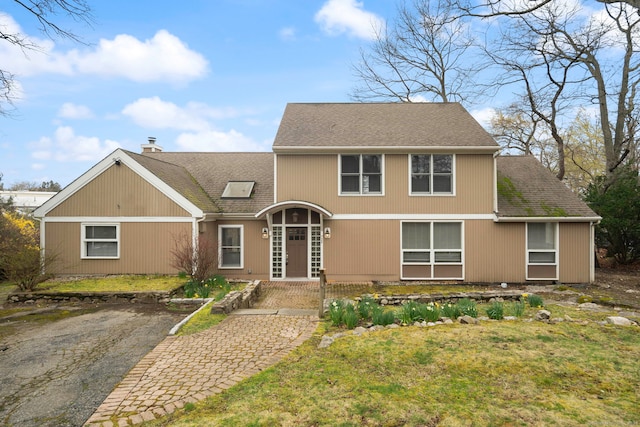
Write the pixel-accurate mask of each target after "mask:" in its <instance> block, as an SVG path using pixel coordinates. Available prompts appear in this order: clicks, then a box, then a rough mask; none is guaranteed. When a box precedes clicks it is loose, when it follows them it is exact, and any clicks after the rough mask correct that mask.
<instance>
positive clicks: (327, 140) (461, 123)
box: [273, 103, 498, 152]
mask: <svg viewBox="0 0 640 427" xmlns="http://www.w3.org/2000/svg"><path fill="white" fill-rule="evenodd" d="M345 146H349V147H398V148H401V147H424V148H429V147H495V148H496V149H497V148H498V144H497V143H496V142H495V140H494V139H493V138H492V137H491V135H489V134H488V133H487V132H486V131H485V130H484V129H483V128H482V126H480V124H479V123H478V122H477V121H476V120H475V119H474V118H473V117H472V116H471V115H470V114H469V113H468V112H467V111H466V110H465V109H464V108H463V107H462V106H461V105H460V104H458V103H370V104H368V103H353V104H351V103H344V104H342V103H331V104H287V107H286V109H285V112H284V115H283V117H282V121H281V123H280V127H279V129H278V133H277V135H276V139H275V142H274V144H273V149H274V151H275V152H281V151H286V147H295V148H304V147H306V148H318V147H345Z"/></svg>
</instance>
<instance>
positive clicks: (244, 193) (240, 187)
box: [222, 181, 256, 199]
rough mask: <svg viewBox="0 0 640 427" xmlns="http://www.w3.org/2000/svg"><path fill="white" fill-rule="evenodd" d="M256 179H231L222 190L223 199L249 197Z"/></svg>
mask: <svg viewBox="0 0 640 427" xmlns="http://www.w3.org/2000/svg"><path fill="white" fill-rule="evenodd" d="M255 184H256V183H255V181H229V182H227V186H226V187H225V188H224V191H223V192H222V198H223V199H248V198H250V197H251V193H253V186H254V185H255Z"/></svg>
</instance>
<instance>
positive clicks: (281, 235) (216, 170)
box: [35, 103, 600, 283]
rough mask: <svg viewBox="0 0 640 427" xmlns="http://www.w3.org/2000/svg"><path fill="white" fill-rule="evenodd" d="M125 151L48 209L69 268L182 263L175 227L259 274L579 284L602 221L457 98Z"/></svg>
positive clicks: (338, 107) (302, 112) (315, 114)
mask: <svg viewBox="0 0 640 427" xmlns="http://www.w3.org/2000/svg"><path fill="white" fill-rule="evenodd" d="M142 148H143V151H142V153H140V154H138V153H133V152H130V151H126V150H122V149H118V150H116V151H114V152H113V153H111V154H110V155H109V156H107V157H106V158H105V159H103V160H102V161H101V162H99V163H98V164H96V165H95V166H94V167H92V168H91V169H89V170H88V171H87V172H86V173H85V174H83V175H82V176H80V177H79V178H78V179H77V180H75V181H74V182H73V183H71V184H70V185H69V186H67V187H66V188H64V189H63V190H62V191H61V192H60V193H58V194H57V195H56V196H54V197H53V198H52V199H50V200H49V201H47V202H46V203H45V204H44V205H43V206H41V207H40V208H38V209H37V210H36V211H35V216H36V217H38V218H40V219H41V225H42V226H41V233H42V242H44V245H43V246H44V247H45V248H46V250H55V251H57V252H58V253H59V254H61V255H62V259H63V260H64V263H65V273H68V274H118V273H140V274H142V273H146V274H149V273H173V274H175V273H176V271H175V269H173V268H172V267H171V266H170V264H171V263H170V260H171V255H170V251H171V248H172V247H173V244H174V239H175V236H177V235H180V234H185V233H186V234H187V235H188V236H191V237H192V238H194V239H195V238H196V237H197V236H199V235H201V236H206V237H208V238H209V239H210V240H211V241H214V242H216V244H217V245H218V253H219V257H218V258H219V260H218V263H219V267H218V268H219V271H220V273H221V274H224V275H226V276H228V277H233V278H245V279H252V278H253V279H271V280H291V279H296V280H300V279H316V278H318V276H319V270H320V269H321V268H323V267H324V268H325V269H326V273H327V276H328V277H329V278H330V279H331V280H337V281H362V280H378V281H398V280H420V281H464V282H478V283H481V282H527V281H534V282H538V281H540V282H549V281H560V282H564V283H581V282H589V281H591V280H593V274H594V262H593V259H594V256H593V254H594V247H593V241H594V234H593V233H594V231H593V230H594V224H596V223H597V221H599V220H600V217H598V216H597V215H596V214H595V213H594V212H593V211H592V210H591V209H589V208H588V206H586V205H585V204H584V203H583V202H582V201H581V200H580V199H579V198H578V197H576V196H575V195H574V194H573V193H572V192H571V191H570V190H569V189H568V188H567V187H566V186H565V185H564V184H563V183H562V182H560V181H558V180H557V179H556V178H555V177H554V176H553V175H552V174H551V173H550V172H548V171H547V170H546V169H545V168H543V167H542V165H540V163H539V162H538V161H537V160H536V159H534V158H532V157H506V156H499V155H498V153H499V150H500V147H499V146H498V144H497V143H496V142H495V141H494V139H493V138H492V137H491V136H490V135H489V134H488V133H487V132H486V131H485V130H484V129H483V128H482V127H481V126H480V125H479V124H478V123H477V122H476V121H475V120H474V119H473V118H472V117H471V115H470V114H469V113H468V112H467V111H465V109H464V108H463V107H462V106H461V105H460V104H458V103H442V104H438V103H415V104H400V103H379V104H378V103H375V104H374V103H371V104H352V103H345V104H335V103H326V104H322V103H319V104H289V105H287V107H286V109H285V112H284V115H283V118H282V122H281V124H280V127H279V130H278V132H277V135H276V138H275V141H274V144H273V152H272V153H184V152H175V153H170V152H163V151H162V149H161V147H160V146H159V145H157V144H155V140H154V139H151V140H150V141H149V143H148V144H144V145H143V146H142Z"/></svg>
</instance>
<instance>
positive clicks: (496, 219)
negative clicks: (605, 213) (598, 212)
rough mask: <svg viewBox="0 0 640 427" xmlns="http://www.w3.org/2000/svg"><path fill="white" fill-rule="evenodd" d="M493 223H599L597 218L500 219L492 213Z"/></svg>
mask: <svg viewBox="0 0 640 427" xmlns="http://www.w3.org/2000/svg"><path fill="white" fill-rule="evenodd" d="M493 215H494V218H493V222H589V223H596V224H597V223H599V222H600V220H601V219H602V217H599V216H507V217H504V216H503V217H500V216H498V214H497V212H494V213H493Z"/></svg>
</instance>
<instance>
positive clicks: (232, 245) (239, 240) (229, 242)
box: [218, 225, 244, 268]
mask: <svg viewBox="0 0 640 427" xmlns="http://www.w3.org/2000/svg"><path fill="white" fill-rule="evenodd" d="M243 242H244V228H243V226H242V225H219V226H218V254H219V256H218V267H219V268H243V266H244V253H243V252H244V251H243Z"/></svg>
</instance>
